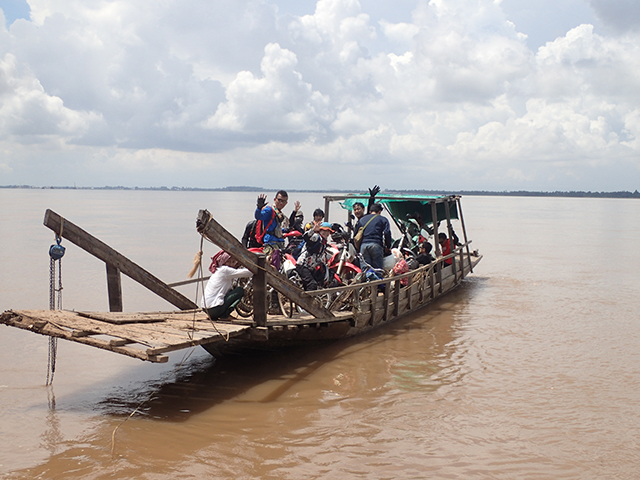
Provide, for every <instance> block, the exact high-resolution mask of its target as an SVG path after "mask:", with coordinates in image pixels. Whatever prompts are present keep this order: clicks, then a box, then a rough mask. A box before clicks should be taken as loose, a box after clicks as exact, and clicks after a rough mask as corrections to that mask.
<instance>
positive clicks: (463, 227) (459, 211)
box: [456, 197, 473, 273]
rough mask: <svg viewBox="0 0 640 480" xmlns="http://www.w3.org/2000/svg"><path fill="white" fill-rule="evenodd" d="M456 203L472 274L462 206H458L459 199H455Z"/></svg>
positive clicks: (470, 269) (471, 268)
mask: <svg viewBox="0 0 640 480" xmlns="http://www.w3.org/2000/svg"><path fill="white" fill-rule="evenodd" d="M456 203H457V204H458V215H460V224H461V225H462V237H463V238H464V244H465V245H466V246H467V257H468V258H469V273H473V265H472V264H471V263H472V262H471V250H469V240H468V239H467V229H466V227H465V226H464V217H463V216H462V205H461V204H460V197H458V198H456Z"/></svg>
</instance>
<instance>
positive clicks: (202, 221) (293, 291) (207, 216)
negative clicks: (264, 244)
mask: <svg viewBox="0 0 640 480" xmlns="http://www.w3.org/2000/svg"><path fill="white" fill-rule="evenodd" d="M196 225H197V229H198V232H199V233H200V234H201V235H203V236H204V237H206V238H208V239H209V240H211V241H212V242H213V243H215V244H216V245H218V246H219V247H220V248H222V249H223V250H225V251H226V252H228V253H229V254H231V255H233V256H234V257H235V258H236V259H237V260H238V261H239V262H240V263H241V264H242V265H243V266H244V267H246V268H247V269H249V271H251V273H253V274H254V275H255V274H256V273H258V270H259V267H258V265H257V261H256V255H255V254H253V253H252V252H250V251H248V250H247V249H245V248H244V247H243V246H242V244H241V243H240V242H239V241H238V240H237V239H236V238H235V237H234V236H233V235H231V233H229V232H228V231H227V230H226V229H225V228H224V227H223V226H222V225H220V224H219V223H218V222H217V221H216V220H215V219H214V218H213V216H212V215H211V213H209V212H208V211H207V210H200V211H199V212H198V220H197V223H196ZM263 271H264V272H265V275H266V279H267V283H268V284H269V285H271V286H272V287H273V288H275V289H276V290H277V291H278V292H280V293H282V294H283V295H284V296H286V297H287V298H290V299H291V300H293V301H294V302H295V303H297V304H298V305H300V306H301V307H302V308H304V309H305V310H306V311H307V312H309V313H310V314H312V315H313V316H315V317H316V318H331V317H333V313H331V312H330V311H329V310H327V309H326V308H324V307H322V306H321V305H318V304H317V303H316V302H315V301H314V300H313V299H312V298H311V297H310V296H309V295H307V294H306V293H305V292H304V291H303V290H301V289H300V288H298V287H297V286H296V285H294V284H293V283H291V282H290V281H289V280H288V279H287V278H285V277H284V275H282V274H280V273H279V272H277V271H275V270H274V269H273V268H270V267H267V268H265V269H264V270H263Z"/></svg>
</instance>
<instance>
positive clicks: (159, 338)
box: [0, 195, 482, 362]
mask: <svg viewBox="0 0 640 480" xmlns="http://www.w3.org/2000/svg"><path fill="white" fill-rule="evenodd" d="M367 198H368V197H364V196H358V195H345V196H325V197H324V199H325V214H326V220H328V219H329V216H330V208H331V205H332V203H333V202H339V203H340V204H341V205H342V207H343V208H345V209H347V210H349V209H350V207H351V206H352V205H353V203H354V202H356V201H363V200H364V201H365V202H366V199H367ZM376 201H378V202H381V203H382V204H383V205H384V206H385V207H386V208H387V211H388V212H389V214H390V215H391V216H392V217H393V219H394V220H395V221H397V222H399V221H400V219H402V218H404V216H405V215H406V213H414V212H419V213H420V215H421V217H422V220H423V222H424V224H425V225H431V227H432V229H433V235H434V238H437V237H438V233H439V232H438V228H439V226H440V225H442V224H443V223H444V224H445V225H444V227H443V228H442V227H441V228H442V229H443V230H445V232H448V237H451V233H452V232H453V226H452V221H453V220H458V221H459V222H460V227H461V234H462V239H461V242H460V244H459V245H458V246H457V247H456V248H455V249H454V250H453V251H452V252H451V254H449V255H447V256H444V257H443V256H441V255H440V253H441V252H440V249H439V245H438V243H437V242H434V244H435V249H436V251H435V253H436V260H435V261H434V262H433V263H431V264H429V265H425V266H422V267H420V268H418V269H415V270H411V271H409V272H407V273H404V274H402V275H397V276H393V277H387V278H383V279H382V280H376V281H371V282H356V283H352V284H349V285H343V286H340V287H336V288H331V289H321V290H316V291H307V292H305V291H303V290H302V289H301V288H299V287H298V286H297V285H296V284H295V283H293V282H291V281H290V280H289V278H287V277H286V276H285V275H283V274H281V273H279V272H278V271H276V270H275V269H273V268H272V267H271V266H267V265H266V261H265V257H264V255H260V254H254V253H252V252H250V251H248V250H247V249H245V248H244V247H243V246H242V245H241V243H240V242H239V241H238V240H237V239H236V238H235V237H234V236H233V235H232V234H231V233H229V232H228V231H227V230H226V229H225V228H224V227H223V226H222V225H220V224H219V223H218V222H217V221H216V220H215V218H214V216H213V215H212V214H211V213H210V212H209V211H207V210H200V212H199V213H198V217H197V221H196V225H197V229H198V232H199V233H200V234H201V235H202V236H203V237H204V238H206V239H207V240H209V241H211V242H212V243H214V244H216V245H217V246H219V247H220V248H222V249H224V250H226V251H227V252H229V253H230V254H231V255H233V256H234V257H235V258H237V259H238V260H239V262H240V263H241V264H242V265H243V266H245V267H246V268H248V269H249V270H250V271H251V272H252V273H253V280H252V284H253V291H252V299H253V315H252V317H251V318H238V319H236V320H230V321H224V322H222V321H215V322H213V321H211V320H210V319H209V318H208V317H207V315H206V313H204V312H203V311H202V310H201V309H199V308H198V306H197V305H196V304H195V303H194V302H192V301H191V300H189V299H188V298H186V297H185V296H183V295H182V294H181V293H180V292H178V291H177V290H176V289H175V287H177V286H179V285H184V284H186V283H190V282H195V281H197V280H187V281H184V282H178V283H175V284H165V283H164V282H162V281H161V280H159V279H158V278H156V277H155V276H153V275H152V274H151V273H150V272H148V271H146V270H145V269H143V268H142V267H140V266H138V265H136V264H135V263H134V262H132V261H131V260H129V259H127V258H126V257H125V256H124V255H122V254H120V253H118V252H117V251H116V250H114V249H113V248H111V247H109V246H108V245H106V244H105V243H103V242H101V241H100V240H99V239H97V238H95V237H93V236H92V235H90V234H89V233H88V232H86V231H84V230H82V229H81V228H80V227H78V226H76V225H74V224H73V223H71V222H70V221H68V220H67V219H65V218H63V217H61V216H60V215H58V214H57V213H55V212H53V211H51V210H47V212H46V213H45V219H44V224H45V226H47V227H48V228H50V229H51V230H53V231H54V232H56V234H57V235H59V236H60V237H63V238H65V239H67V240H69V241H70V242H72V243H74V244H76V245H77V246H79V247H80V248H83V249H84V250H86V251H87V252H89V253H91V254H92V255H94V256H96V257H97V258H99V259H100V260H102V261H104V262H105V264H106V270H107V287H108V294H109V309H110V311H109V312H102V313H98V312H79V311H68V310H20V311H13V310H8V311H6V312H4V313H2V315H1V316H0V323H3V324H5V325H9V326H13V327H17V328H21V329H25V330H29V331H32V332H35V333H40V334H43V335H48V336H51V337H57V338H64V339H67V340H71V341H75V342H79V343H84V344H87V345H91V346H94V347H98V348H101V349H106V350H110V351H113V352H116V353H120V354H123V355H128V356H131V357H135V358H139V359H142V360H147V361H151V362H166V361H167V360H168V356H167V355H166V354H167V353H168V352H171V351H175V350H180V349H184V348H188V347H191V346H195V345H201V346H202V347H204V348H205V349H206V350H207V351H209V352H210V353H211V354H213V355H218V354H221V353H224V351H225V350H226V349H227V348H229V347H236V346H240V345H241V346H250V347H261V346H263V347H264V346H268V347H279V346H286V345H293V344H299V343H305V342H321V341H330V340H336V339H340V338H345V337H350V336H353V335H358V334H361V333H364V332H367V331H370V330H372V329H375V328H378V327H380V326H382V325H385V324H387V323H389V322H392V321H394V320H396V319H398V318H400V317H403V316H405V315H407V314H409V313H411V312H415V311H416V310H418V309H421V308H424V307H425V306H427V305H428V304H429V303H430V302H432V301H433V300H435V299H436V298H438V297H440V296H442V295H444V294H446V293H448V292H450V291H451V290H453V289H454V288H455V287H457V286H458V285H459V284H460V283H461V282H462V281H463V280H464V278H465V277H466V276H467V275H468V274H469V273H472V272H473V269H474V268H475V266H476V265H477V263H478V262H479V261H480V260H481V258H482V256H481V255H479V254H478V252H477V250H475V251H472V250H471V248H470V244H471V240H470V239H468V237H467V232H466V227H465V224H464V219H463V215H462V208H461V203H460V197H459V196H457V195H449V196H433V197H424V196H409V197H407V196H385V195H379V196H378V197H377V198H376ZM447 260H450V262H451V265H446V263H445V262H446V261H447ZM121 274H125V275H127V276H129V277H130V278H132V279H133V280H135V281H137V282H139V283H140V284H142V285H143V286H145V287H147V288H148V289H150V290H151V291H153V292H154V293H156V294H157V295H159V296H161V297H162V298H164V299H165V300H167V301H168V302H170V303H171V304H172V305H174V306H175V307H177V308H178V309H179V310H178V311H171V312H145V313H140V312H136V313H124V312H122V289H121V284H120V275H121ZM405 279H406V281H404V280H405ZM274 292H277V294H276V293H274ZM272 295H280V296H281V298H284V299H286V302H287V303H288V305H289V307H292V306H296V308H291V309H290V310H288V311H283V309H281V308H280V309H278V308H277V309H276V311H274V309H273V308H270V302H271V297H272ZM327 298H329V299H331V301H330V302H327V301H326V299H327ZM281 303H282V302H281Z"/></svg>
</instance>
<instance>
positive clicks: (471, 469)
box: [0, 189, 640, 480]
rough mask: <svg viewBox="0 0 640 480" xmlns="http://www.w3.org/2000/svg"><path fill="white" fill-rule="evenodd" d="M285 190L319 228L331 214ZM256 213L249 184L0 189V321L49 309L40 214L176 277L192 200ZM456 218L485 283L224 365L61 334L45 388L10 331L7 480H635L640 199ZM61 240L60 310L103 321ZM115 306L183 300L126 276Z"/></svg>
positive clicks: (33, 359)
mask: <svg viewBox="0 0 640 480" xmlns="http://www.w3.org/2000/svg"><path fill="white" fill-rule="evenodd" d="M291 200H292V201H293V200H300V201H301V202H302V205H303V211H304V212H305V214H307V217H308V216H309V214H310V213H311V212H312V211H313V209H314V208H316V207H323V205H324V203H323V201H322V198H321V195H320V194H310V193H305V194H293V193H292V194H291ZM254 205H255V194H249V193H212V192H207V193H204V192H151V191H87V190H77V191H76V190H10V189H0V245H1V248H0V268H1V270H0V272H1V273H0V310H1V311H4V310H7V309H21V308H22V309H26V308H29V309H31V308H48V289H49V259H48V247H49V245H50V244H51V243H52V242H53V233H52V232H51V231H49V230H48V229H46V228H45V227H43V226H42V220H43V217H44V211H45V209H46V208H51V209H53V210H55V211H57V212H58V213H59V214H61V215H63V216H64V217H66V218H68V219H69V220H70V221H72V222H74V223H76V224H77V225H79V226H81V227H82V228H84V229H85V230H87V231H88V232H90V233H92V234H94V235H96V236H97V237H99V238H101V239H102V240H103V241H105V242H106V243H108V244H109V245H111V246H112V247H114V248H116V249H117V250H119V251H120V252H122V253H123V254H125V255H127V256H128V257H129V258H131V259H132V260H134V261H135V262H137V263H139V264H140V265H142V266H143V267H145V268H147V269H148V270H150V271H151V272H152V273H154V274H155V275H157V276H158V277H160V278H161V279H163V280H165V281H167V282H173V281H178V280H182V279H184V278H185V277H186V272H188V271H189V269H190V268H191V265H192V260H193V256H194V254H195V252H196V251H197V250H198V249H199V246H200V243H199V242H200V238H199V236H198V235H197V233H196V231H195V228H194V222H195V217H196V214H197V212H198V209H200V208H208V209H209V210H211V211H212V212H213V213H214V215H215V217H216V218H217V219H218V220H219V221H220V222H221V223H222V224H223V225H224V226H226V227H227V228H228V229H229V230H231V231H232V232H233V233H234V234H235V235H236V236H240V235H241V233H242V230H243V226H244V224H245V223H246V221H248V220H249V219H250V218H251V216H252V212H253V209H254ZM289 207H291V205H290V206H289ZM463 208H464V217H465V221H466V224H467V231H468V234H469V237H470V238H471V239H472V240H473V243H472V247H473V248H477V249H479V250H480V252H481V253H482V254H484V256H485V257H484V259H483V261H482V262H481V263H480V264H479V266H478V268H477V269H476V272H475V273H474V275H472V276H470V277H469V278H468V279H466V280H465V282H464V283H463V285H462V286H461V287H459V288H458V289H457V290H456V291H454V292H453V293H451V294H449V295H448V296H446V297H444V298H443V299H441V300H439V301H437V302H435V303H434V304H432V305H431V306H430V307H427V308H426V309H424V310H423V311H421V312H419V313H417V314H413V315H411V316H409V317H406V318H405V319H403V320H400V321H398V322H396V323H394V324H391V325H389V326H387V327H386V328H384V329H381V330H379V331H377V332H374V333H373V334H370V335H366V336H362V337H358V338H355V339H351V340H347V341H341V342H337V343H334V344H331V345H328V346H324V347H320V348H314V349H308V348H307V349H292V350H288V351H286V350H285V351H267V352H261V353H256V354H251V355H246V356H233V357H230V358H226V359H224V360H223V361H214V360H213V358H212V357H210V356H209V355H208V354H207V353H206V352H205V351H204V350H202V349H199V348H198V349H195V350H185V351H181V352H176V353H173V354H171V356H170V361H169V363H168V364H162V365H156V364H150V363H143V362H140V361H139V360H135V359H131V358H128V357H123V356H119V355H116V354H113V353H110V352H106V351H101V350H98V349H95V348H91V347H87V346H83V345H80V344H74V343H70V342H65V341H62V340H61V341H59V342H58V357H57V369H56V374H55V379H54V384H53V387H45V386H44V384H45V380H46V371H47V352H48V339H47V337H43V336H39V335H35V334H32V333H29V332H25V331H21V330H17V329H13V328H9V327H5V326H0V478H7V479H21V478H25V479H27V478H28V479H31V478H41V479H48V478H64V479H103V478H104V479H106V478H136V479H154V480H155V479H174V478H186V479H188V478H198V479H201V478H221V479H227V478H228V479H250V478H273V479H276V478H277V479H301V478H304V479H320V478H323V479H324V478H326V479H334V478H367V479H398V478H402V479H411V478H415V479H424V478H495V479H514V478H519V479H522V478H532V479H534V478H535V479H539V478H550V479H551V478H552V479H568V478H571V479H602V478H637V472H638V470H639V469H640V453H639V452H640V449H639V448H638V438H640V407H638V405H639V404H640V388H639V387H640V353H639V349H638V345H639V340H640V338H639V336H640V322H639V318H638V313H637V312H638V311H640V300H639V298H640V295H639V294H638V286H639V282H638V277H637V274H636V273H637V268H638V265H640V261H639V260H640V258H639V257H640V253H639V252H640V249H638V248H637V245H636V242H637V239H638V238H639V237H640V203H638V202H637V201H635V200H612V199H588V198H587V199H566V198H513V197H504V198H500V197H465V198H464V199H463ZM287 211H288V210H287ZM334 213H337V212H332V214H334ZM340 215H341V216H342V213H340ZM340 218H341V217H340ZM333 219H334V220H335V219H336V217H335V216H334V218H333ZM458 233H460V231H458ZM63 245H66V246H67V253H66V255H65V257H64V259H63V262H62V265H63V283H64V291H63V306H64V307H65V308H73V309H77V310H103V311H104V310H107V309H108V303H107V294H106V281H105V268H104V264H103V263H102V262H100V261H99V260H96V259H95V258H93V257H91V256H90V255H88V254H87V253H85V252H84V251H82V250H80V249H79V248H77V247H75V246H73V245H72V244H70V243H69V242H63ZM215 251H216V248H215V247H214V246H213V245H211V244H205V258H208V257H209V256H211V255H212V254H213V253H214V252H215ZM181 291H182V292H183V293H184V294H185V295H187V296H189V297H190V298H192V299H195V298H196V294H197V293H196V287H194V286H188V287H182V289H181ZM123 295H124V308H125V310H127V311H138V310H158V309H171V306H170V305H168V304H167V303H165V302H164V301H163V300H161V299H159V298H157V297H155V296H154V295H153V294H151V293H149V292H147V291H145V290H144V289H143V288H142V287H139V286H138V285H137V284H135V283H134V282H132V281H130V280H128V279H127V278H126V277H123ZM136 408H138V410H137V411H136V413H135V414H134V415H133V416H131V417H130V418H129V416H130V414H131V413H132V412H134V411H135V409H136ZM125 420H126V421H125ZM116 428H117V430H116ZM114 431H115V433H114Z"/></svg>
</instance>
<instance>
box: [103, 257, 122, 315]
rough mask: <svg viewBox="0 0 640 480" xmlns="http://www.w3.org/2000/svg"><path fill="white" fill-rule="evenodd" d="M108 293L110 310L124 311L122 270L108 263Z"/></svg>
mask: <svg viewBox="0 0 640 480" xmlns="http://www.w3.org/2000/svg"><path fill="white" fill-rule="evenodd" d="M106 266H107V293H108V294H109V311H110V312H122V283H121V280H120V270H118V269H117V268H116V267H114V266H113V265H111V264H109V263H107V264H106Z"/></svg>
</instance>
